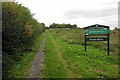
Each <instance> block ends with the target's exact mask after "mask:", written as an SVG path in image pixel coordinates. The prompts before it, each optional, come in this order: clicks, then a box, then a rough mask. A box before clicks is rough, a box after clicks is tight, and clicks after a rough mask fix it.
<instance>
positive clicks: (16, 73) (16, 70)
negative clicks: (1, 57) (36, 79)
mask: <svg viewBox="0 0 120 80" xmlns="http://www.w3.org/2000/svg"><path fill="white" fill-rule="evenodd" d="M43 36H44V33H42V34H39V35H38V36H37V37H36V39H35V41H34V45H33V47H32V51H30V52H20V53H22V54H24V56H23V57H22V58H21V61H20V62H19V63H16V64H15V63H14V65H13V66H12V67H11V70H10V71H9V74H8V75H7V77H8V78H25V77H26V76H25V73H26V72H27V71H28V69H29V68H30V67H31V61H32V60H33V59H34V56H35V54H36V53H37V52H38V50H39V48H40V45H41V43H42V40H43Z"/></svg>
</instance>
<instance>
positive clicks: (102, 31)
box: [85, 29, 109, 34]
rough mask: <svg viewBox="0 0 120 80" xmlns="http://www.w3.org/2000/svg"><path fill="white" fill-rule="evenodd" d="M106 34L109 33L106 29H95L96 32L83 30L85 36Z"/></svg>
mask: <svg viewBox="0 0 120 80" xmlns="http://www.w3.org/2000/svg"><path fill="white" fill-rule="evenodd" d="M103 33H104V34H106V33H109V30H108V29H96V30H85V34H103Z"/></svg>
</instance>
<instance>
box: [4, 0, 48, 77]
mask: <svg viewBox="0 0 120 80" xmlns="http://www.w3.org/2000/svg"><path fill="white" fill-rule="evenodd" d="M33 16H34V14H32V13H31V12H30V10H29V9H28V8H26V7H24V6H22V5H21V4H18V3H17V2H4V3H2V53H3V64H2V65H3V76H4V75H7V72H8V70H9V68H10V66H11V65H12V64H11V62H12V61H13V62H17V61H18V62H19V61H20V60H21V57H20V56H23V55H24V54H23V53H22V52H23V51H24V52H25V51H31V50H32V49H31V47H32V46H33V44H34V41H35V39H36V37H37V36H38V35H40V34H41V33H42V32H44V31H45V29H46V26H45V24H44V23H39V22H38V21H37V20H36V19H34V18H33ZM19 52H21V53H20V54H18V53H19Z"/></svg>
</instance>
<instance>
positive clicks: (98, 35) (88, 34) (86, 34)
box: [85, 34, 107, 36]
mask: <svg viewBox="0 0 120 80" xmlns="http://www.w3.org/2000/svg"><path fill="white" fill-rule="evenodd" d="M85 35H86V36H107V34H85Z"/></svg>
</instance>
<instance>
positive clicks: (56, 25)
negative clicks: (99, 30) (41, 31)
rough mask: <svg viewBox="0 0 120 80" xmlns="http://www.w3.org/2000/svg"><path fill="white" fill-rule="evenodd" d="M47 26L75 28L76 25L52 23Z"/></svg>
mask: <svg viewBox="0 0 120 80" xmlns="http://www.w3.org/2000/svg"><path fill="white" fill-rule="evenodd" d="M49 28H77V25H76V24H74V25H71V24H64V23H63V24H57V23H53V24H51V25H50V26H49Z"/></svg>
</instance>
